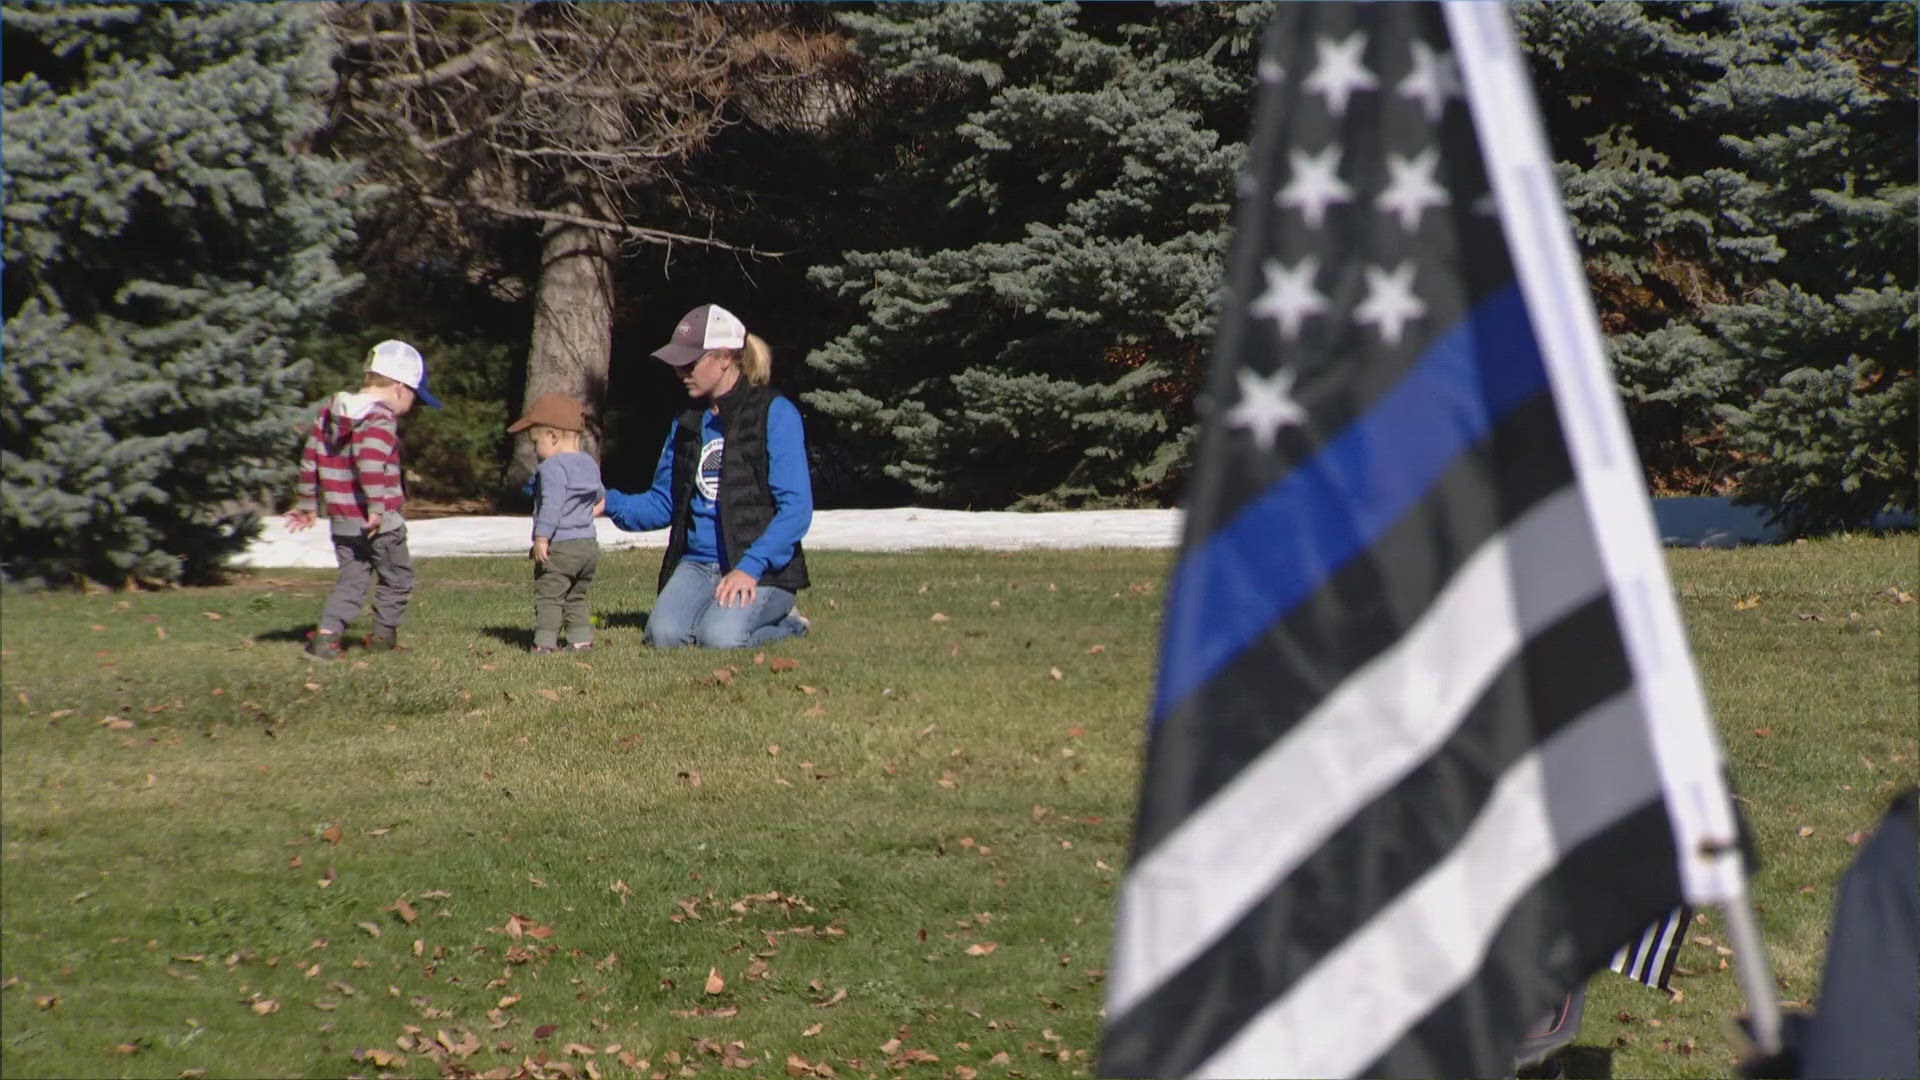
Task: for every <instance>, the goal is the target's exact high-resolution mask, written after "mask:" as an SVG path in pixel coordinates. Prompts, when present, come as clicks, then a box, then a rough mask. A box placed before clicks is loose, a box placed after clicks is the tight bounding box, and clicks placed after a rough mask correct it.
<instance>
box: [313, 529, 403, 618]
mask: <svg viewBox="0 0 1920 1080" xmlns="http://www.w3.org/2000/svg"><path fill="white" fill-rule="evenodd" d="M333 556H334V558H335V559H338V560H339V562H340V582H339V584H337V585H335V586H334V587H333V595H332V596H329V597H327V606H326V607H325V608H323V609H321V612H320V632H321V633H323V634H338V633H340V632H341V631H343V630H345V629H346V628H347V624H348V623H350V622H352V621H353V620H355V619H357V618H359V617H360V609H361V608H362V607H364V606H366V603H367V594H368V593H372V594H373V627H374V632H375V633H379V634H383V635H390V634H392V633H393V632H394V631H396V630H398V629H399V628H400V620H401V619H403V618H405V617H406V614H407V598H408V597H410V596H412V595H413V556H412V555H411V554H409V553H408V552H407V527H406V526H405V525H402V526H400V527H399V528H397V529H389V530H387V531H386V532H383V533H380V534H378V535H376V536H368V535H366V534H365V533H361V534H359V535H357V536H345V535H341V534H338V533H336V534H334V537H333Z"/></svg>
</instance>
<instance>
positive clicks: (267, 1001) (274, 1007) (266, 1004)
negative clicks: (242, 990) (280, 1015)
mask: <svg viewBox="0 0 1920 1080" xmlns="http://www.w3.org/2000/svg"><path fill="white" fill-rule="evenodd" d="M252 1008H253V1011H254V1014H255V1015H257V1016H266V1015H267V1014H268V1013H277V1012H279V1011H280V1003H279V1002H277V1001H275V1000H273V999H272V998H262V999H261V1000H259V1001H256V1002H254V1003H253V1005H252Z"/></svg>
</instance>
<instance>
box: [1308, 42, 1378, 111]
mask: <svg viewBox="0 0 1920 1080" xmlns="http://www.w3.org/2000/svg"><path fill="white" fill-rule="evenodd" d="M1366 47H1367V35H1366V34H1364V33H1358V32H1356V33H1354V34H1352V35H1350V36H1349V37H1348V38H1347V40H1345V41H1338V42H1336V41H1331V40H1329V39H1327V38H1321V39H1320V40H1319V41H1318V42H1316V43H1315V44H1314V54H1315V56H1316V57H1318V59H1319V63H1318V64H1316V65H1315V66H1314V69H1313V74H1311V75H1308V76H1307V81H1306V83H1305V84H1304V85H1305V86H1306V88H1307V89H1308V90H1311V91H1313V92H1314V93H1316V94H1324V95H1326V98H1327V111H1328V112H1330V113H1332V114H1333V115H1334V116H1335V117H1339V116H1343V115H1345V113H1346V111H1347V99H1348V98H1349V97H1351V96H1352V94H1353V92H1354V91H1355V90H1371V89H1373V88H1374V87H1376V86H1378V85H1380V83H1379V80H1377V79H1375V78H1374V77H1373V72H1371V71H1368V70H1367V69H1366V68H1364V67H1362V66H1361V65H1360V53H1361V52H1362V51H1364V50H1365V49H1366Z"/></svg>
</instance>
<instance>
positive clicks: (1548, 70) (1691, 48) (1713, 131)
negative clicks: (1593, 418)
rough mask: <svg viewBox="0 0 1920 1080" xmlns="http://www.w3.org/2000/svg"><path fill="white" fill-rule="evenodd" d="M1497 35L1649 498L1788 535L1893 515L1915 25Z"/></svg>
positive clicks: (1647, 22)
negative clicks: (1518, 69)
mask: <svg viewBox="0 0 1920 1080" xmlns="http://www.w3.org/2000/svg"><path fill="white" fill-rule="evenodd" d="M1515 14H1516V20H1517V22H1518V23H1519V26H1520V30H1521V34H1522V38H1523V40H1524V41H1525V42H1526V43H1527V45H1528V48H1529V51H1530V53H1531V55H1532V58H1533V61H1534V63H1533V67H1534V75H1535V80H1536V83H1537V84H1538V86H1539V87H1540V100H1541V103H1542V107H1543V110H1544V111H1545V113H1546V119H1547V127H1548V130H1549V132H1550V133H1551V135H1552V137H1553V140H1554V148H1555V153H1556V156H1557V157H1559V158H1560V168H1561V175H1562V181H1563V189H1564V191H1565V193H1566V195H1567V200H1568V207H1569V210H1570V212H1571V214H1572V216H1573V218H1574V222H1575V230H1576V233H1577V234H1578V237H1579V239H1580V241H1581V244H1582V247H1583V250H1584V252H1585V255H1586V258H1587V271H1588V275H1589V278H1590V280H1591V281H1592V282H1593V284H1594V290H1595V295H1596V298H1597V300H1598V303H1599V306H1600V308H1601V316H1602V323H1603V326H1604V328H1605V329H1606V330H1607V331H1608V332H1609V334H1610V341H1609V344H1610V346H1611V351H1612V355H1613V359H1614V361H1615V374H1616V377H1617V379H1618V380H1619V383H1620V386H1621V390H1622V392H1623V394H1624V395H1625V396H1626V399H1627V404H1628V414H1629V418H1630V420H1631V421H1632V423H1633V426H1634V429H1635V435H1636V441H1637V442H1638V444H1639V446H1640V450H1641V454H1642V457H1643V458H1644V459H1645V460H1646V462H1647V464H1648V466H1649V470H1650V471H1651V472H1652V473H1653V474H1654V475H1653V477H1652V479H1654V480H1655V481H1656V482H1657V483H1665V484H1666V485H1668V486H1670V487H1679V488H1680V489H1681V490H1690V491H1717V490H1734V491H1737V492H1739V493H1740V495H1741V497H1742V498H1744V499H1746V500H1747V501H1751V502H1757V503H1760V504H1763V505H1765V506H1768V507H1770V508H1771V509H1772V510H1773V511H1774V512H1775V513H1776V514H1777V515H1778V516H1779V517H1780V518H1782V519H1783V520H1784V521H1785V522H1786V523H1787V524H1788V525H1789V527H1791V528H1795V529H1813V528H1831V527H1838V526H1842V525H1847V524H1856V523H1860V522H1863V521H1865V520H1867V519H1870V518H1871V517H1872V515H1873V514H1874V513H1875V512H1876V511H1878V510H1882V509H1888V508H1892V509H1905V508H1911V507H1912V506H1913V499H1914V486H1915V474H1914V455H1913V447H1914V441H1915V432H1916V413H1915V384H1914V355H1915V351H1916V344H1917V342H1916V336H1915V308H1916V299H1917V298H1916V294H1915V292H1914V287H1915V271H1916V254H1917V252H1916V218H1915V213H1914V211H1915V209H1916V207H1915V197H1916V194H1920V192H1917V191H1916V188H1915V179H1916V178H1915V169H1916V158H1915V146H1914V140H1913V131H1914V129H1915V122H1916V119H1917V117H1916V112H1915V107H1914V69H1913V58H1914V9H1913V7H1912V6H1911V5H1891V4H1889V5H1858V6H1852V5H1839V6H1825V5H1808V4H1756V3H1749V4H1646V5H1642V4H1630V3H1579V4H1529V5H1524V6H1521V7H1518V8H1516V9H1515Z"/></svg>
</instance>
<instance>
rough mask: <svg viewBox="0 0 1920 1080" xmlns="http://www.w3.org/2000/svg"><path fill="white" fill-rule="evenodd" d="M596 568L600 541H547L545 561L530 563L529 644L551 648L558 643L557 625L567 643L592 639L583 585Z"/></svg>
mask: <svg viewBox="0 0 1920 1080" xmlns="http://www.w3.org/2000/svg"><path fill="white" fill-rule="evenodd" d="M599 568H600V541H598V540H595V539H592V538H591V537H589V538H587V539H584V540H556V541H554V542H553V543H550V544H548V545H547V562H546V565H544V566H542V565H541V564H539V563H534V564H533V644H534V647H535V648H542V647H544V648H549V649H551V648H553V647H554V646H556V645H558V644H560V625H561V623H562V622H564V623H565V624H566V628H567V643H568V644H570V645H585V644H588V643H590V642H592V641H593V616H592V615H591V614H589V613H588V611H587V586H588V585H591V584H593V573H594V571H596V570H598V569H599Z"/></svg>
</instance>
